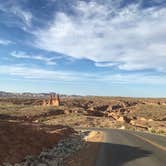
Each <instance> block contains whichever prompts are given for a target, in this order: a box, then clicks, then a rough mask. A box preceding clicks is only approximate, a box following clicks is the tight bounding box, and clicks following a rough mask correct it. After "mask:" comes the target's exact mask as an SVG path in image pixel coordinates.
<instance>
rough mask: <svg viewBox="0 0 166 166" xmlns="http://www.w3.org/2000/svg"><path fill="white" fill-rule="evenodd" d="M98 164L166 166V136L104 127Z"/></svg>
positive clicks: (111, 165) (105, 165)
mask: <svg viewBox="0 0 166 166" xmlns="http://www.w3.org/2000/svg"><path fill="white" fill-rule="evenodd" d="M102 131H103V133H104V137H105V138H104V141H103V143H101V148H100V151H99V154H98V157H97V159H96V166H166V137H164V136H157V135H153V134H147V133H141V132H132V131H126V130H114V129H105V130H104V129H103V130H102Z"/></svg>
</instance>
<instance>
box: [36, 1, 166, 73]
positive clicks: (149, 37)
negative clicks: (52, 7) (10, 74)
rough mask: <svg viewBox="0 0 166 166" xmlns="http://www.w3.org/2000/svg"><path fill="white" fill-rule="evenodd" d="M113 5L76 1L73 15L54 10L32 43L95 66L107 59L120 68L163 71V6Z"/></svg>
mask: <svg viewBox="0 0 166 166" xmlns="http://www.w3.org/2000/svg"><path fill="white" fill-rule="evenodd" d="M115 6H116V5H115ZM115 6H111V5H109V4H107V3H105V4H99V3H97V2H95V1H92V2H89V3H88V2H84V1H78V3H76V6H75V12H76V15H70V16H69V15H67V14H65V13H60V12H59V13H56V14H55V19H54V21H53V23H52V24H51V25H49V26H48V27H47V28H45V29H41V30H39V31H37V32H35V33H34V34H35V35H36V41H35V45H36V46H37V47H39V48H42V49H45V50H49V51H56V52H60V53H63V54H66V55H69V56H71V57H74V58H87V59H90V60H93V61H94V62H96V64H97V65H98V66H99V64H100V66H101V64H102V63H103V62H108V64H117V67H118V68H119V69H122V70H142V69H155V70H158V71H164V72H165V71H166V65H165V64H166V21H165V18H166V8H157V7H153V8H147V9H140V8H139V4H137V5H129V6H127V7H125V8H116V7H115ZM108 66H110V65H108Z"/></svg>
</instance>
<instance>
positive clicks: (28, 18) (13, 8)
mask: <svg viewBox="0 0 166 166" xmlns="http://www.w3.org/2000/svg"><path fill="white" fill-rule="evenodd" d="M0 11H2V12H4V13H6V14H8V16H10V17H9V18H7V20H4V21H7V22H8V24H9V21H8V19H9V20H10V18H13V17H15V22H13V21H12V24H18V23H19V22H21V23H22V26H21V27H20V28H24V29H26V27H29V26H31V22H32V18H33V17H32V13H31V12H30V11H27V10H26V9H23V8H22V7H21V6H20V5H19V3H16V1H7V2H3V3H1V4H0Z"/></svg>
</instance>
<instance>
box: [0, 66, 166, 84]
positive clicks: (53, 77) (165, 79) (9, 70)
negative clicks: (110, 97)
mask: <svg viewBox="0 0 166 166" xmlns="http://www.w3.org/2000/svg"><path fill="white" fill-rule="evenodd" d="M0 74H5V75H8V76H16V77H21V78H24V79H28V80H29V79H30V80H34V79H35V80H45V81H69V82H72V83H73V84H75V83H78V84H80V83H84V84H88V83H90V82H95V84H96V83H102V84H103V83H107V84H110V85H111V84H116V85H118V84H121V85H130V84H139V85H140V84H142V85H145V84H147V85H165V84H166V76H165V75H163V76H159V75H150V74H149V75H147V74H108V73H83V72H73V71H60V70H56V71H54V70H49V69H42V68H34V67H27V66H24V65H1V66H0Z"/></svg>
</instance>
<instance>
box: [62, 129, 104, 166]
mask: <svg viewBox="0 0 166 166" xmlns="http://www.w3.org/2000/svg"><path fill="white" fill-rule="evenodd" d="M103 138H104V136H103V134H102V132H99V131H91V132H90V133H89V135H88V136H87V137H86V138H85V139H86V146H85V147H84V148H83V149H82V150H80V151H79V152H78V153H76V154H75V155H73V156H71V157H70V158H67V160H66V161H65V166H93V165H95V162H96V157H97V155H98V151H99V148H100V145H101V142H102V141H103Z"/></svg>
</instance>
